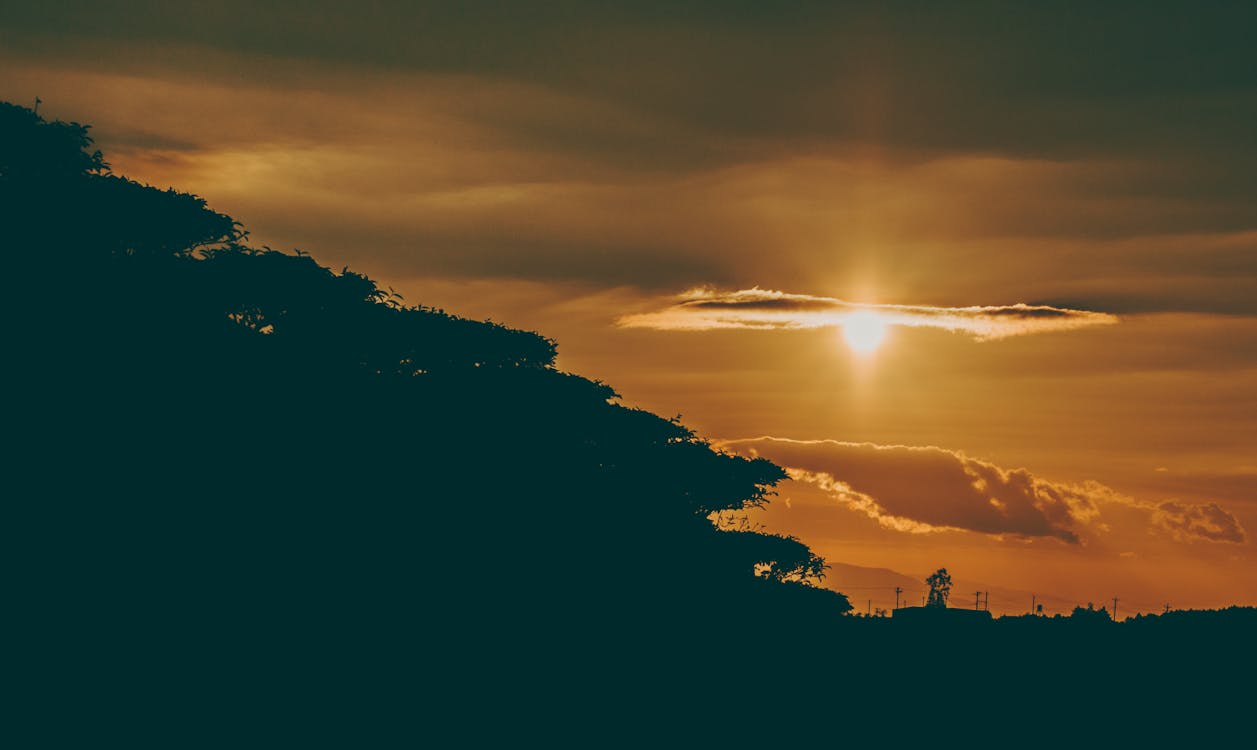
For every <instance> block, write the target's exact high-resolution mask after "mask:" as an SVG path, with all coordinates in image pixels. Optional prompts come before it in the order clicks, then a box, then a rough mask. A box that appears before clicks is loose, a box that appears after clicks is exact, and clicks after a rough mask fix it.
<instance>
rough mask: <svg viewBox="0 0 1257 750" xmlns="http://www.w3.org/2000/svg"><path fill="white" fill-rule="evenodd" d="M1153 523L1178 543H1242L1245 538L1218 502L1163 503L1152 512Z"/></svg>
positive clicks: (1237, 521)
mask: <svg viewBox="0 0 1257 750" xmlns="http://www.w3.org/2000/svg"><path fill="white" fill-rule="evenodd" d="M1152 523H1153V524H1154V525H1155V526H1157V527H1158V528H1160V529H1163V530H1165V531H1168V532H1169V533H1170V535H1171V536H1173V537H1174V538H1175V539H1178V540H1179V541H1201V540H1203V541H1210V542H1231V543H1233V544H1243V543H1244V541H1246V540H1247V538H1248V537H1247V534H1245V532H1244V528H1243V527H1242V526H1240V522H1239V520H1238V519H1236V517H1235V516H1233V515H1231V514H1230V513H1229V512H1227V511H1226V510H1224V509H1223V508H1221V507H1220V506H1219V505H1218V504H1217V503H1208V504H1205V505H1188V504H1186V503H1181V502H1177V501H1168V502H1164V503H1161V504H1160V505H1158V506H1157V507H1156V510H1155V511H1153V513H1152Z"/></svg>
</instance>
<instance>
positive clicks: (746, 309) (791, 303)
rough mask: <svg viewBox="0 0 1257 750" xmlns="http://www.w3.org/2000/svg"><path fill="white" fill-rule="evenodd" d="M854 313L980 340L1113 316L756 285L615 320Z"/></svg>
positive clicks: (730, 320) (716, 321)
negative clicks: (880, 300)
mask: <svg viewBox="0 0 1257 750" xmlns="http://www.w3.org/2000/svg"><path fill="white" fill-rule="evenodd" d="M857 315H858V316H861V317H863V318H868V317H870V316H875V317H876V319H877V320H878V321H879V322H880V323H881V324H883V325H901V326H912V327H928V328H942V329H944V330H947V331H955V332H962V333H967V334H969V335H971V336H973V337H974V338H977V339H981V340H987V339H999V338H1005V337H1007V336H1018V335H1023V334H1028V333H1040V332H1044V331H1063V330H1071V329H1075V328H1082V327H1085V326H1094V325H1109V324H1112V323H1116V322H1117V317H1116V316H1114V315H1109V314H1108V313H1101V312H1090V311H1087V310H1070V309H1066V308H1059V307H1048V306H1046V305H1026V304H1016V305H999V306H982V307H978V306H974V307H928V306H924V305H874V304H861V303H855V302H846V301H844V300H840V299H834V298H833V297H814V296H811V295H806V294H789V293H787V292H779V291H773V290H770V289H760V288H758V287H756V288H753V289H742V290H739V291H735V292H722V291H718V290H714V289H704V288H699V289H691V290H689V291H687V292H685V293H684V294H681V295H679V296H678V297H677V298H676V302H675V303H674V304H672V305H670V306H669V307H666V308H664V309H662V310H659V311H656V312H648V313H639V314H635V315H626V316H623V317H621V318H620V319H619V324H620V325H621V326H624V327H627V328H656V329H660V330H682V331H705V330H711V329H718V328H750V329H767V330H771V329H781V328H823V327H826V326H842V325H844V324H845V323H847V322H848V321H850V320H851V319H852V318H853V316H857Z"/></svg>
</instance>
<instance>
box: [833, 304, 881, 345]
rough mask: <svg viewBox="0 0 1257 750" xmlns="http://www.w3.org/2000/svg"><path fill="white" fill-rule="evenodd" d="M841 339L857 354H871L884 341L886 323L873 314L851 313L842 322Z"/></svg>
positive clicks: (863, 312) (864, 312)
mask: <svg viewBox="0 0 1257 750" xmlns="http://www.w3.org/2000/svg"><path fill="white" fill-rule="evenodd" d="M842 337H843V338H845V339H846V340H847V346H849V347H851V349H852V351H854V352H856V353H857V354H872V353H873V352H874V351H876V350H877V347H879V346H881V345H882V341H884V340H885V339H886V321H885V319H883V318H882V316H880V315H878V314H877V313H875V312H868V311H863V310H862V311H860V312H855V313H851V314H850V315H848V316H847V317H846V318H844V319H843V321H842Z"/></svg>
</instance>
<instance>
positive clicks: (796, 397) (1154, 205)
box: [0, 2, 1257, 612]
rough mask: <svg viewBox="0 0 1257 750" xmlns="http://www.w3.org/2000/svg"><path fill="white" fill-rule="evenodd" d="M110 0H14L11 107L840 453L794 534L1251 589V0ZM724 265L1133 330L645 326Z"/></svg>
mask: <svg viewBox="0 0 1257 750" xmlns="http://www.w3.org/2000/svg"><path fill="white" fill-rule="evenodd" d="M109 5H110V8H109V9H108V10H103V9H101V8H100V7H98V5H97V4H91V3H82V4H76V3H66V4H62V5H59V6H58V7H57V8H55V9H38V8H34V7H33V6H32V7H31V8H25V9H19V8H13V9H5V10H3V11H0V14H2V15H0V98H4V99H6V100H10V101H15V102H18V103H24V102H32V101H33V100H34V97H35V96H36V95H38V96H39V97H40V98H42V99H43V100H44V104H43V105H42V107H41V113H43V114H46V115H47V116H50V117H61V118H65V119H73V120H79V121H83V122H89V123H93V124H94V125H95V130H94V131H93V132H94V134H95V136H96V138H97V140H98V144H99V146H100V147H101V148H103V149H104V150H105V152H106V158H107V160H108V161H109V162H110V163H111V164H112V165H113V167H114V168H115V170H116V171H117V172H119V173H122V174H125V175H128V176H130V177H133V178H136V179H140V180H143V181H146V182H149V183H152V184H155V185H158V186H161V187H165V186H168V185H173V186H175V187H178V188H179V189H182V190H188V191H192V192H196V193H198V194H200V195H202V196H203V197H205V198H207V199H208V201H209V203H210V205H211V206H212V207H214V208H216V209H218V210H220V211H225V212H227V213H230V214H231V215H233V216H234V217H235V218H237V219H238V220H240V221H242V222H244V224H245V225H246V227H247V228H248V229H249V230H250V231H251V232H252V237H253V239H254V240H255V241H257V242H259V243H266V244H269V245H272V246H274V247H281V248H291V247H298V248H301V249H303V250H306V251H308V252H311V253H312V254H314V255H315V256H316V257H317V258H319V259H320V260H321V261H322V262H324V263H326V264H328V265H330V266H333V267H337V268H339V267H340V266H342V265H349V266H351V267H353V268H355V269H357V270H361V271H364V272H367V273H369V274H371V275H372V276H374V277H375V278H377V279H379V280H380V281H381V282H382V284H384V285H387V286H391V287H393V288H395V289H397V290H398V291H400V292H402V293H403V294H404V295H405V296H406V298H407V300H409V301H411V302H421V303H423V304H427V305H433V306H439V307H443V308H446V309H448V310H450V311H452V312H457V313H460V314H464V315H468V316H471V317H478V318H486V317H489V318H492V319H493V320H495V321H499V322H505V323H508V324H511V325H514V326H518V327H523V328H529V329H534V330H538V331H541V332H542V333H545V334H546V335H548V336H551V337H553V338H556V339H557V340H558V341H559V344H560V363H561V365H562V366H563V367H565V368H567V369H570V370H573V371H575V372H578V373H581V374H584V375H587V376H591V377H596V378H600V379H603V380H606V381H607V382H609V383H611V384H612V385H613V386H615V387H616V388H617V389H618V390H619V391H620V393H621V394H623V397H624V400H625V401H626V402H628V403H631V404H634V405H640V406H643V407H645V408H648V409H651V410H653V411H656V412H659V413H661V414H665V415H673V414H678V413H679V414H682V415H683V417H684V420H685V422H686V423H687V424H688V425H690V426H692V427H694V428H696V429H697V430H698V431H699V432H700V433H701V434H703V435H705V436H708V437H710V438H712V439H713V440H718V441H742V442H732V443H729V446H730V447H731V448H735V449H737V450H748V451H749V450H752V449H753V450H757V451H760V452H761V453H762V454H763V455H767V456H769V457H770V458H774V459H775V460H777V461H778V462H779V463H782V464H783V465H785V466H788V467H791V468H793V469H796V470H798V471H797V472H796V474H797V475H798V476H800V477H803V476H804V474H803V473H800V472H805V473H806V476H807V477H809V478H808V479H798V480H795V481H791V482H787V483H785V484H784V485H783V486H782V487H781V492H780V496H779V498H778V501H777V502H776V503H774V504H773V506H772V507H771V508H770V509H768V510H767V511H765V512H764V513H763V514H762V518H761V520H762V521H763V522H764V523H766V524H768V525H769V527H770V528H774V529H778V530H782V531H786V532H788V533H791V534H795V535H797V536H799V537H800V538H802V539H803V540H804V541H806V542H808V543H809V544H812V545H813V546H814V547H815V548H816V549H817V550H818V551H819V552H820V553H822V554H823V555H825V556H826V557H828V558H830V559H832V560H834V561H835V562H843V563H849V564H854V565H862V566H876V567H886V568H892V569H894V570H897V571H901V572H904V573H909V574H912V575H919V574H921V573H923V572H928V571H929V570H931V569H933V568H935V567H938V566H941V565H946V566H948V567H949V568H950V569H951V570H952V571H953V573H955V574H956V575H957V576H959V577H961V578H963V579H965V580H966V581H977V582H983V583H988V584H990V585H991V586H999V587H1004V588H1007V589H1015V590H1017V591H1037V592H1044V593H1049V594H1054V595H1056V596H1059V597H1061V599H1062V601H1067V600H1073V601H1079V602H1086V601H1095V602H1097V603H1099V602H1102V601H1105V600H1107V599H1109V598H1111V597H1112V596H1115V595H1116V596H1119V597H1122V598H1123V601H1126V602H1129V604H1130V607H1129V608H1128V607H1127V606H1125V605H1123V607H1122V609H1123V610H1124V611H1126V612H1130V611H1134V610H1136V609H1141V608H1142V609H1153V608H1159V607H1160V606H1161V604H1162V603H1164V602H1172V603H1174V604H1175V605H1176V606H1218V605H1224V604H1230V603H1235V602H1243V603H1250V604H1251V603H1254V602H1257V565H1254V563H1255V562H1257V555H1255V553H1254V546H1253V545H1254V542H1253V534H1254V533H1257V178H1254V176H1253V175H1257V141H1254V139H1253V138H1252V128H1251V123H1252V122H1253V121H1257V69H1255V68H1254V66H1252V65H1251V50H1250V49H1249V47H1248V46H1247V43H1246V41H1245V38H1244V35H1243V34H1240V33H1239V32H1238V31H1237V29H1242V28H1251V27H1252V23H1251V22H1252V21H1253V19H1251V18H1247V19H1245V18H1238V17H1237V18H1232V17H1229V16H1228V15H1227V14H1228V13H1231V12H1235V13H1243V12H1244V11H1242V10H1236V11H1226V10H1217V11H1216V12H1213V13H1214V15H1210V14H1208V13H1205V12H1203V11H1199V10H1197V11H1195V12H1192V13H1186V14H1184V13H1179V12H1178V11H1174V10H1172V9H1167V10H1166V11H1165V12H1164V13H1162V12H1159V11H1158V12H1151V13H1147V14H1145V15H1143V16H1141V17H1140V18H1139V19H1138V20H1132V19H1131V17H1130V16H1129V14H1125V15H1123V14H1122V13H1120V12H1118V11H1117V10H1113V11H1112V12H1109V11H1095V12H1094V13H1092V14H1091V15H1087V14H1086V13H1084V14H1081V15H1079V14H1069V13H1061V14H1059V15H1050V16H1048V17H1044V15H1043V13H1044V11H1030V10H1026V11H1024V12H1022V11H1013V10H1007V11H1001V14H1002V15H1000V16H998V17H996V16H992V15H990V14H986V15H978V14H974V15H964V14H957V13H951V14H947V13H942V12H940V11H936V10H930V11H926V10H923V9H921V8H907V6H905V7H902V8H901V7H899V6H897V5H895V4H889V5H887V4H879V5H878V6H876V7H874V6H869V7H864V6H863V5H861V4H853V5H852V6H851V7H850V8H848V9H844V10H834V9H824V8H821V7H812V6H809V7H808V8H806V9H803V8H800V9H798V10H791V11H788V12H787V11H780V13H779V14H778V15H773V13H772V12H771V11H768V10H765V9H754V8H752V7H750V6H747V7H743V6H741V5H736V6H725V7H723V8H717V7H715V6H713V8H711V9H706V8H703V7H702V6H701V4H696V5H694V6H693V8H690V9H688V10H687V11H686V12H685V13H684V14H681V15H675V16H674V15H670V14H669V13H668V12H667V11H666V10H663V9H661V8H657V7H656V6H655V5H654V4H652V3H645V4H638V5H637V6H635V7H636V10H631V11H630V10H622V11H611V10H608V9H606V8H601V9H600V10H594V9H589V8H586V7H584V6H581V5H580V4H573V5H568V4H564V3H558V4H556V5H555V8H554V9H552V10H548V11H546V12H537V13H533V14H524V15H521V14H519V13H516V12H513V11H511V9H510V6H509V4H493V3H486V4H471V5H475V6H476V8H478V10H476V11H475V12H473V11H472V10H460V11H455V10H451V9H442V8H438V7H436V6H434V7H432V8H427V7H421V6H422V5H423V4H414V3H397V4H393V3H389V2H384V3H378V4H375V5H373V6H372V7H373V8H374V13H370V14H368V13H365V12H354V13H350V12H344V11H340V12H338V14H331V15H327V14H324V15H319V14H308V15H306V14H302V15H300V16H297V15H296V14H295V11H293V10H292V9H289V10H287V11H284V10H283V9H282V7H281V6H282V4H276V5H275V8H277V9H276V10H273V11H266V12H263V11H260V10H255V9H252V6H250V5H247V4H237V3H234V2H225V3H219V4H215V7H214V8H208V7H205V6H199V5H198V6H188V7H186V8H182V9H179V10H178V11H177V12H176V10H173V9H165V8H163V9H158V10H154V9H152V8H151V7H148V6H147V5H146V4H133V3H128V2H121V3H116V4H109ZM178 5H179V4H178V3H172V4H171V6H172V7H173V6H178ZM481 5H483V7H481ZM269 7H271V6H269V5H268V8H269ZM469 7H470V6H469ZM626 7H627V6H626ZM1080 7H1086V6H1080ZM417 8H418V9H417ZM320 19H322V20H320ZM699 287H704V288H707V289H709V290H711V291H710V293H711V294H716V295H721V294H728V293H731V292H736V291H738V290H747V289H754V288H758V289H760V290H775V291H780V292H783V293H785V294H786V295H789V296H791V298H798V299H803V298H805V297H806V298H808V299H811V298H827V299H834V300H841V301H845V302H846V303H866V304H881V305H911V306H920V307H924V308H949V309H951V308H968V307H974V306H982V307H997V308H1008V307H1010V306H1013V305H1016V304H1018V303H1026V304H1029V305H1037V306H1043V307H1050V308H1053V309H1056V310H1065V311H1089V312H1092V313H1099V314H1104V315H1111V316H1115V320H1116V322H1115V323H1113V322H1111V321H1106V324H1103V325H1090V324H1088V325H1079V326H1065V327H1061V328H1055V329H1050V330H1048V329H1043V330H1040V329H1038V328H1036V329H1034V330H1028V331H1020V330H1019V331H1018V332H1017V334H1016V335H1009V336H1007V337H1005V338H998V339H995V340H979V339H978V338H975V337H974V336H973V335H969V334H966V333H965V331H964V330H960V331H954V330H946V329H943V328H938V327H929V326H927V327H909V326H901V325H895V326H891V327H890V328H889V329H888V333H887V337H886V340H885V342H884V343H883V344H882V345H881V346H880V347H879V348H878V349H877V350H876V351H875V352H873V353H872V354H870V355H867V356H860V355H858V354H856V353H854V352H852V351H851V350H850V349H849V348H848V346H847V345H846V344H845V343H844V341H843V337H842V335H841V331H840V329H839V328H836V327H834V326H833V325H828V326H822V327H817V328H806V329H797V330H796V329H778V330H748V329H722V330H701V331H677V330H658V329H656V328H651V327H624V326H622V325H619V324H618V323H617V321H621V320H622V319H624V318H625V316H633V315H641V314H647V313H655V312H659V311H661V310H666V309H668V308H669V306H671V305H674V304H675V303H676V301H677V295H680V294H683V293H685V292H686V291H687V290H691V289H694V288H699ZM1069 314H1070V315H1074V313H1073V312H1071V313H1069ZM764 437H772V438H779V439H781V440H776V441H773V440H767V441H765V440H759V441H754V442H749V440H750V439H752V438H764ZM790 441H794V442H790ZM823 441H830V442H823ZM879 446H880V448H879ZM894 446H898V447H897V448H895V447H894ZM930 447H933V448H935V449H936V450H933V451H928V450H918V449H924V448H930ZM931 462H932V463H931ZM984 472H985V474H984ZM819 475H824V476H826V477H828V479H824V480H822V479H818V476H819ZM983 476H985V477H986V478H985V479H983ZM992 477H998V478H1001V479H998V480H995V479H991V478H992ZM829 480H832V483H831V482H830V481H829ZM992 482H994V484H992ZM1001 482H1002V484H1001ZM833 483H838V484H833ZM838 485H841V486H842V488H845V489H839V490H835V489H834V487H836V486H838ZM826 487H828V489H826ZM1062 497H1064V498H1065V499H1064V500H1062V499H1061V498H1062ZM983 503H985V506H984V505H983ZM931 519H932V522H931ZM927 526H928V528H927ZM835 584H836V586H837V588H839V589H841V588H842V582H841V581H840V580H839V581H835ZM879 596H881V594H879ZM864 598H865V597H864V596H862V595H855V594H853V599H855V600H859V601H862V600H863V599H864ZM886 605H888V603H887V602H881V604H880V605H879V606H886ZM998 606H1002V605H997V604H996V602H995V601H994V597H993V601H992V609H993V610H994V609H997V608H998ZM1059 606H1065V604H1063V603H1062V604H1060V605H1059ZM1007 607H1008V608H1013V604H1011V603H1010V604H1008V605H1007Z"/></svg>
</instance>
